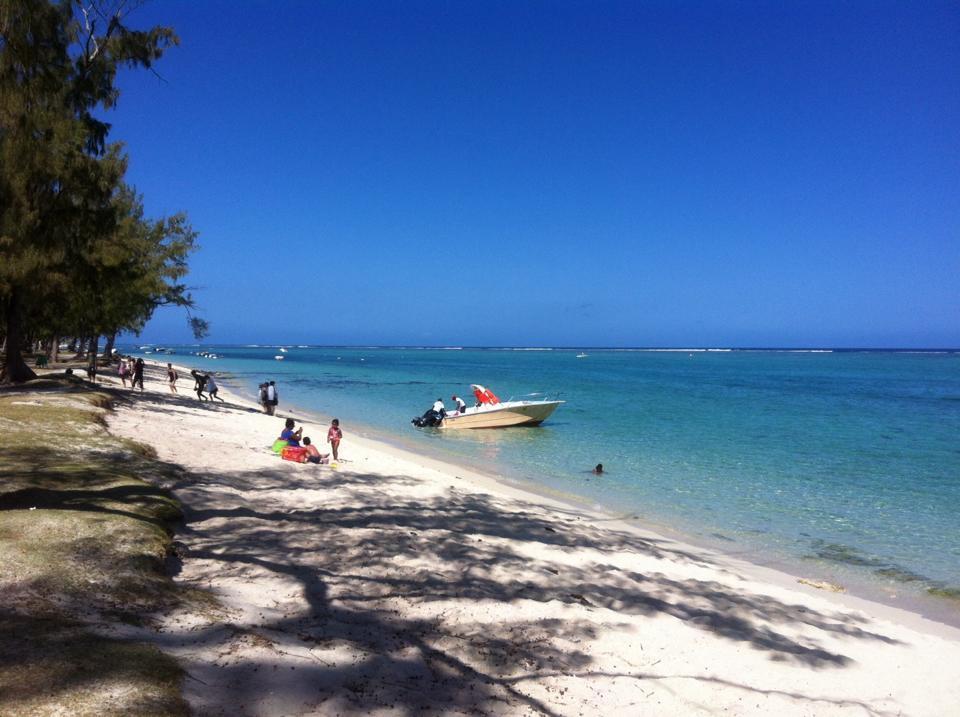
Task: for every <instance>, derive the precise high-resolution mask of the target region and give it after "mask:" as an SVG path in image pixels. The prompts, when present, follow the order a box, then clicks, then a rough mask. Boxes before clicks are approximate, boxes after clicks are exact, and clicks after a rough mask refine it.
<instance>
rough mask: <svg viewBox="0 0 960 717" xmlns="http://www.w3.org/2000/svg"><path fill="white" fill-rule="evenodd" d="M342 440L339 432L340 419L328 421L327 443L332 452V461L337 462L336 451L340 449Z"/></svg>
mask: <svg viewBox="0 0 960 717" xmlns="http://www.w3.org/2000/svg"><path fill="white" fill-rule="evenodd" d="M342 438H343V431H341V430H340V419H338V418H334V419H333V420H332V421H330V430H329V431H327V443H329V444H330V450H331V451H333V460H338V458H337V450H338V449H339V448H340V440H341V439H342Z"/></svg>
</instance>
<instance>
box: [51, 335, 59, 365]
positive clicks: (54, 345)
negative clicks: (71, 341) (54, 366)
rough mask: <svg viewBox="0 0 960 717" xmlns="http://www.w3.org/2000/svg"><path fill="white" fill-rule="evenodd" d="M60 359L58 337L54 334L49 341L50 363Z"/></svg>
mask: <svg viewBox="0 0 960 717" xmlns="http://www.w3.org/2000/svg"><path fill="white" fill-rule="evenodd" d="M59 360H60V337H59V336H54V337H53V340H52V341H51V342H50V363H56V362H57V361H59Z"/></svg>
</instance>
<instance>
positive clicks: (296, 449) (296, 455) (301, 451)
mask: <svg viewBox="0 0 960 717" xmlns="http://www.w3.org/2000/svg"><path fill="white" fill-rule="evenodd" d="M280 457H281V458H283V460H285V461H293V462H295V463H306V462H307V449H306V448H304V447H303V446H285V447H284V448H283V449H282V450H281V451H280Z"/></svg>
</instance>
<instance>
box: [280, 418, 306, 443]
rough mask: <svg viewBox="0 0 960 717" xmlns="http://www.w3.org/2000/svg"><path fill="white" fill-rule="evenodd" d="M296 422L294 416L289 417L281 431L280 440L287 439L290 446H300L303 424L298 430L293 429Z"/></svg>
mask: <svg viewBox="0 0 960 717" xmlns="http://www.w3.org/2000/svg"><path fill="white" fill-rule="evenodd" d="M294 423H295V422H294V420H293V419H292V418H288V419H287V420H286V422H285V423H284V424H283V425H284V428H283V430H282V431H280V440H282V441H286V442H287V445H288V446H299V445H300V436H301V435H302V434H303V426H300V428H298V429H297V430H293V426H294Z"/></svg>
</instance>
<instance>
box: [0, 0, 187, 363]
mask: <svg viewBox="0 0 960 717" xmlns="http://www.w3.org/2000/svg"><path fill="white" fill-rule="evenodd" d="M125 13H126V9H125V3H124V2H122V1H120V0H118V1H117V2H116V3H110V2H105V1H104V0H93V1H92V2H84V3H80V2H76V1H75V0H62V1H61V2H56V3H51V2H48V0H0V309H2V312H0V317H2V319H5V326H4V325H3V324H0V333H3V334H5V335H7V336H8V338H9V339H12V341H8V344H11V343H12V345H8V353H7V357H6V359H7V362H6V364H5V367H4V368H5V373H7V374H8V378H9V377H10V374H11V367H12V369H13V371H12V372H13V373H16V369H17V366H16V365H13V364H15V359H19V350H20V345H19V344H20V341H21V339H22V334H23V332H22V327H24V326H25V327H28V329H29V332H30V335H32V336H38V335H46V336H53V335H97V334H101V333H107V334H111V333H116V332H118V331H124V330H127V331H138V330H139V329H140V328H142V327H143V325H144V323H145V322H146V321H147V320H148V319H149V318H150V315H151V314H152V312H153V310H154V309H155V308H156V307H157V306H163V305H179V306H186V307H190V306H192V304H193V301H192V298H191V297H190V294H189V292H188V290H187V287H186V286H185V285H184V283H183V279H184V277H185V275H186V273H187V258H188V256H189V254H190V253H191V251H193V249H194V247H195V241H196V233H195V232H194V231H193V229H192V228H191V227H190V224H189V222H188V220H187V218H186V216H185V215H182V214H178V215H175V216H173V217H166V218H162V219H159V220H148V219H147V218H145V217H144V214H143V202H142V199H141V198H140V197H139V196H138V195H137V194H136V192H135V191H134V190H133V189H132V188H130V187H128V186H126V185H125V184H124V183H123V176H124V174H125V172H126V168H127V160H126V157H125V155H124V154H123V151H122V148H121V147H120V146H119V145H117V144H113V145H111V144H108V143H107V136H108V134H109V129H110V125H109V124H108V123H106V122H104V121H103V120H102V119H99V118H98V117H97V116H96V113H97V112H99V111H102V110H107V109H110V108H112V107H114V106H115V105H116V103H117V101H118V98H119V90H118V88H117V86H116V77H117V71H118V70H119V68H121V67H147V68H149V67H151V66H152V65H153V63H154V62H156V61H157V60H158V59H159V58H160V57H161V56H162V55H163V52H164V50H166V49H167V48H168V47H169V46H171V45H175V44H177V42H178V40H177V37H176V35H175V34H174V33H173V31H172V30H171V29H170V28H166V27H155V28H151V29H149V30H142V31H141V30H133V29H130V28H128V27H127V26H126V25H125V19H126V16H125ZM11 354H15V356H13V357H12V356H11ZM12 362H13V363H12ZM20 363H22V360H20ZM20 373H21V375H23V372H22V371H21V372H20ZM14 379H15V380H17V379H16V377H15V376H14Z"/></svg>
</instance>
